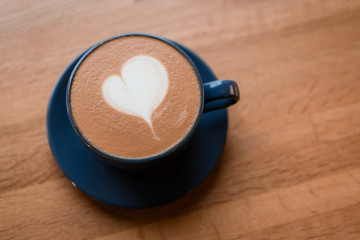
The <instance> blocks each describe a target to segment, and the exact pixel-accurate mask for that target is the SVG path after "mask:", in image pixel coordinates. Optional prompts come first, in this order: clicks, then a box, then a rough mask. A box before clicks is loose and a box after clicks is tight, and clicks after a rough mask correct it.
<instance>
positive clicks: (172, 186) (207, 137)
mask: <svg viewBox="0 0 360 240" xmlns="http://www.w3.org/2000/svg"><path fill="white" fill-rule="evenodd" d="M177 45H178V46H180V47H181V48H182V49H183V50H184V51H185V52H186V53H187V54H188V55H189V56H190V58H191V59H192V60H193V61H194V63H195V64H196V66H197V67H198V69H199V72H200V75H201V77H202V79H203V81H204V82H208V81H212V80H215V79H216V77H215V75H214V73H213V72H212V71H211V70H210V68H209V67H208V66H207V65H206V64H205V62H204V61H202V60H201V59H200V58H199V57H198V56H197V55H195V54H194V53H193V52H192V51H190V50H189V49H187V48H185V47H183V46H181V45H179V44H177ZM81 56H82V55H80V56H78V57H77V58H76V59H75V60H73V62H71V63H70V64H69V66H68V67H67V68H66V69H65V71H64V72H63V73H62V75H61V76H60V78H59V80H58V82H57V84H56V85H55V87H54V90H53V92H52V94H51V97H50V101H49V106H48V111H47V133H48V140H49V144H50V147H51V150H52V152H53V155H54V157H55V159H56V161H57V163H58V165H59V166H60V168H61V170H62V171H63V172H64V174H65V175H66V176H67V177H68V178H69V180H70V181H71V182H73V184H74V185H76V187H78V188H79V189H80V190H81V191H83V192H84V193H86V194H87V195H89V196H90V197H92V198H94V199H96V200H99V201H101V202H105V203H108V204H111V205H115V206H119V207H126V208H147V207H154V206H158V205H162V204H165V203H168V202H171V201H174V200H176V199H178V198H180V197H181V196H183V195H185V194H186V193H187V192H189V191H190V190H192V189H193V188H195V187H196V186H198V185H199V184H200V183H201V182H202V181H203V180H204V179H205V178H206V177H207V176H208V175H209V173H210V172H211V170H212V169H213V168H214V166H215V165H216V163H217V161H218V159H219V157H220V155H221V152H222V150H223V148H224V145H225V139H226V132H227V126H228V124H227V119H228V118H227V110H226V109H223V110H218V111H214V112H210V113H206V114H203V116H202V118H201V120H200V123H199V126H198V129H197V130H196V132H195V133H194V136H193V139H192V140H191V142H190V143H189V146H188V147H187V149H186V150H184V151H183V152H182V153H181V155H180V161H178V162H177V165H176V166H174V167H173V168H172V169H171V170H169V171H167V172H166V173H161V174H159V175H156V176H145V175H140V174H131V173H129V172H127V171H126V170H123V169H119V168H115V167H112V166H110V165H107V164H105V163H104V162H102V161H101V160H100V159H99V156H97V155H96V154H95V153H93V152H92V151H91V150H89V149H88V148H86V147H85V145H84V144H83V143H82V142H81V140H80V139H79V138H78V136H77V135H76V133H75V132H74V130H73V128H72V126H71V124H70V122H69V118H68V116H67V112H66V104H65V94H66V86H67V83H68V79H69V76H70V74H71V72H72V70H73V68H74V66H75V65H76V62H77V61H78V60H79V59H80V57H81Z"/></svg>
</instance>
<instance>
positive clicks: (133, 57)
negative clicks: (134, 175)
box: [66, 33, 239, 171]
mask: <svg viewBox="0 0 360 240" xmlns="http://www.w3.org/2000/svg"><path fill="white" fill-rule="evenodd" d="M238 100H239V90H238V86H237V84H236V82H235V81H233V80H215V81H210V82H206V83H203V79H201V76H200V74H199V71H198V67H197V66H196V64H194V62H193V61H192V60H191V58H190V57H189V56H188V55H187V54H186V53H185V52H184V51H183V50H182V49H181V48H179V46H178V45H177V44H175V43H174V42H172V41H171V40H168V39H166V38H163V37H160V36H155V35H151V34H144V33H128V34H121V35H117V36H114V37H112V38H109V39H107V40H105V41H102V42H100V43H98V44H96V45H94V46H92V47H90V48H89V49H88V50H87V51H86V52H85V53H84V54H83V56H82V57H81V58H80V60H79V61H78V62H77V64H76V66H75V68H74V70H73V72H72V74H71V75H70V78H69V82H68V86H67V93H66V107H67V113H68V117H69V119H70V122H71V124H72V127H73V129H74V131H75V132H76V134H77V136H78V137H79V138H80V139H81V140H82V142H83V143H84V144H85V145H86V146H87V147H88V148H89V149H90V150H92V151H93V152H95V153H96V154H98V156H99V159H100V160H102V161H104V162H106V163H108V164H110V165H113V166H116V167H120V168H124V169H128V170H142V171H143V170H145V171H147V170H150V169H162V168H164V166H169V165H171V164H172V163H173V161H174V159H177V157H176V156H177V155H178V154H179V153H181V151H182V150H184V149H185V148H186V146H187V144H188V143H189V142H190V141H191V138H192V136H193V134H194V132H195V131H196V128H197V126H198V123H199V121H200V119H201V117H202V115H203V114H206V113H207V112H210V111H214V110H218V109H222V108H226V107H228V106H230V105H232V104H235V103H236V102H237V101H238ZM165 168H167V167H165Z"/></svg>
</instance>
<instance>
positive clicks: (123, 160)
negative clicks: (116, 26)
mask: <svg viewBox="0 0 360 240" xmlns="http://www.w3.org/2000/svg"><path fill="white" fill-rule="evenodd" d="M127 36H146V37H151V38H155V39H157V40H160V41H162V42H165V43H167V44H169V45H170V46H171V47H173V48H174V49H175V50H177V51H178V52H180V53H181V54H182V55H183V56H184V57H185V58H186V60H187V61H188V62H189V63H190V64H191V66H192V67H193V69H194V72H195V73H196V75H197V78H198V83H199V89H200V106H199V109H198V114H197V117H196V120H195V121H194V124H193V125H192V127H191V129H190V130H189V131H188V132H187V134H186V135H185V137H184V138H182V139H181V140H180V141H179V142H178V143H176V144H175V145H173V146H172V147H170V148H169V149H167V150H165V151H163V152H160V153H159V154H155V155H151V156H148V157H143V158H127V157H122V156H116V155H113V154H110V153H107V152H105V151H103V150H101V149H100V148H98V147H96V146H95V145H94V144H92V143H91V142H90V141H89V140H88V139H87V138H86V137H85V136H83V134H82V132H81V131H80V129H79V127H78V126H77V124H76V122H75V119H74V117H73V114H72V111H71V104H70V90H71V86H72V83H73V78H74V76H75V73H76V71H77V69H78V68H79V66H80V65H81V63H82V62H83V61H84V60H85V59H86V58H87V57H88V56H89V55H90V54H91V53H92V52H93V51H94V50H95V49H97V48H98V47H100V46H102V45H104V44H106V43H107V42H110V41H112V40H114V39H117V38H121V37H127ZM202 85H203V81H202V78H201V75H200V73H199V71H198V69H197V67H196V65H195V63H194V62H193V60H192V59H191V58H190V57H189V56H188V55H187V54H186V53H185V51H184V50H182V49H181V48H180V47H179V46H178V45H177V43H176V42H173V41H171V40H169V39H166V38H164V37H160V36H157V35H154V34H148V33H140V32H132V33H124V34H118V35H115V36H112V37H110V38H107V39H105V40H103V41H101V42H98V43H96V44H95V45H93V46H91V47H90V48H88V49H87V50H86V51H85V52H84V53H83V55H82V56H81V57H80V59H79V60H78V61H77V63H76V65H75V67H74V68H73V70H72V72H71V75H70V77H69V80H68V83H67V87H66V111H67V115H68V117H69V119H70V123H71V126H72V127H73V129H74V131H75V133H76V135H77V136H78V137H79V139H80V140H81V141H82V142H83V143H84V144H85V145H86V146H87V147H88V148H89V149H91V150H92V151H93V152H95V153H97V154H98V155H100V156H101V157H104V158H106V159H108V160H111V161H113V162H115V163H124V164H127V165H143V164H149V163H154V162H157V160H160V159H163V158H165V157H168V156H170V155H172V154H173V153H175V152H177V151H178V150H180V149H181V148H182V147H184V145H185V144H186V143H187V142H188V141H189V140H190V139H191V137H192V135H193V134H194V132H195V130H196V128H197V126H198V125H199V122H200V119H201V116H202V114H203V110H204V89H203V86H202Z"/></svg>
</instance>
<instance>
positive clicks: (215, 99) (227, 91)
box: [66, 33, 239, 172]
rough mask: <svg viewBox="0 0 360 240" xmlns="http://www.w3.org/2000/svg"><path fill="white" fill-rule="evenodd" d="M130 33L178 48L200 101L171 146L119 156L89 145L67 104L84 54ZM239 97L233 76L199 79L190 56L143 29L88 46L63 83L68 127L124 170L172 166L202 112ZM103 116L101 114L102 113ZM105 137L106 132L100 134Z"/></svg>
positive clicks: (104, 159)
mask: <svg viewBox="0 0 360 240" xmlns="http://www.w3.org/2000/svg"><path fill="white" fill-rule="evenodd" d="M131 35H138V36H139V35H140V36H148V37H152V38H155V39H158V40H160V41H163V42H165V43H167V44H169V45H171V46H172V47H173V48H175V49H176V50H177V51H178V52H180V53H181V54H182V55H183V56H184V57H185V58H186V59H187V60H188V61H189V62H190V63H191V64H192V65H193V68H194V69H195V71H196V73H197V76H198V81H199V82H200V85H201V86H202V88H201V101H200V104H201V106H200V113H199V114H198V117H197V119H196V121H195V122H194V124H193V126H192V128H191V130H190V131H189V132H188V134H187V135H186V136H185V137H184V138H183V139H182V140H181V141H180V142H179V143H178V144H176V145H175V146H174V147H172V148H171V149H169V150H167V151H165V152H162V153H160V154H158V155H155V156H151V157H146V158H142V159H139V158H136V159H126V158H120V157H116V156H113V155H110V154H107V153H106V152H103V151H101V150H99V149H98V148H96V147H95V146H93V145H92V144H91V143H90V142H89V141H87V139H86V138H85V137H83V136H82V133H81V131H80V130H79V129H78V127H77V126H76V124H75V121H74V118H73V116H72V112H71V106H70V89H71V84H72V81H73V78H74V75H75V73H76V71H77V69H78V67H79V65H80V64H81V63H82V61H84V59H86V57H87V56H88V55H89V54H90V53H91V52H93V51H95V50H96V49H97V48H98V47H99V46H101V45H103V44H104V43H106V42H108V41H111V40H113V39H116V38H121V37H123V36H131ZM238 100H239V89H238V86H237V84H236V82H235V81H233V80H215V81H211V82H207V83H205V84H204V83H203V80H202V79H201V76H200V74H199V71H198V67H197V66H196V64H194V62H193V61H192V60H191V58H190V57H189V56H188V55H187V54H186V53H185V52H184V51H183V50H182V49H181V48H179V46H178V45H177V44H176V43H175V42H173V41H171V40H168V39H166V38H163V37H159V36H155V35H151V34H144V33H128V34H121V35H117V36H114V37H112V38H109V39H107V40H105V41H102V42H100V43H98V44H95V45H94V46H92V47H90V48H89V49H88V50H87V51H86V52H85V53H84V54H83V55H82V57H81V58H80V60H79V61H78V62H77V64H76V66H75V68H74V70H73V72H72V74H71V75H70V78H69V82H68V86H67V92H66V108H67V113H68V117H69V119H70V122H71V124H72V127H73V128H74V131H75V132H76V134H77V135H78V137H79V138H80V140H81V141H82V142H83V143H84V144H85V146H87V147H88V148H89V149H90V150H92V151H93V152H95V153H96V154H97V155H98V157H99V159H100V160H102V161H104V162H106V163H108V164H110V165H113V166H116V167H119V168H124V169H128V170H134V171H137V170H140V171H145V172H146V171H150V172H152V171H154V170H155V171H157V170H160V171H161V170H164V169H168V168H169V166H172V165H173V163H174V161H176V159H177V158H178V153H180V152H181V151H182V150H183V149H185V148H186V146H187V144H188V143H189V141H191V137H192V135H193V133H194V132H195V131H196V128H197V126H198V123H199V121H200V119H201V116H202V114H204V113H206V112H209V111H214V110H218V109H222V108H226V107H228V106H230V105H232V104H235V103H236V102H237V101H238ZM104 117H105V116H104ZM104 137H106V136H104Z"/></svg>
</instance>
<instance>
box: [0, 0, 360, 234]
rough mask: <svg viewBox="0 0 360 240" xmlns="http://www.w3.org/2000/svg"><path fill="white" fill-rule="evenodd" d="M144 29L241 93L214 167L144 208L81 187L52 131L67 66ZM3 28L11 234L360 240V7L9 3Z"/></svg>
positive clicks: (231, 0)
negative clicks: (57, 89)
mask: <svg viewBox="0 0 360 240" xmlns="http://www.w3.org/2000/svg"><path fill="white" fill-rule="evenodd" d="M134 31H139V32H147V33H153V34H157V35H162V36H164V37H168V38H171V39H173V40H175V41H178V42H181V43H183V44H184V45H186V46H188V47H189V48H191V49H193V50H194V51H195V52H197V53H198V54H199V55H200V56H201V57H202V58H204V59H205V60H206V62H207V63H208V64H209V65H210V66H211V67H212V68H213V70H214V71H215V73H216V74H217V75H218V77H219V78H223V79H227V78H228V79H235V80H236V81H237V83H238V84H239V87H240V90H241V102H239V103H238V104H237V105H235V106H233V107H231V108H229V132H228V138H227V143H226V147H225V149H224V153H223V155H222V157H221V159H220V162H219V164H218V165H217V167H216V168H215V170H214V171H213V172H212V173H211V175H210V176H209V177H208V178H207V179H206V180H205V181H204V182H203V183H202V184H201V185H200V186H199V187H198V188H196V189H195V190H193V191H192V192H190V193H189V194H187V195H186V196H185V197H183V198H181V199H179V200H177V201H175V202H173V203H170V204H168V205H165V206H161V207H157V208H153V209H143V210H129V209H117V208H113V207H110V206H106V205H103V204H100V203H98V202H95V201H93V200H90V199H89V198H88V197H87V196H85V195H84V194H82V193H81V192H79V191H78V190H76V189H74V187H73V186H72V185H71V184H70V182H69V181H68V180H67V179H66V177H65V176H64V175H63V174H62V172H61V171H60V169H59V168H58V167H57V164H56V162H55V160H54V159H53V157H52V154H51V151H50V148H49V146H48V143H47V136H46V127H45V124H46V120H45V118H46V108H47V104H48V99H49V96H50V94H51V91H52V89H53V87H54V84H55V83H56V81H57V78H58V76H59V75H60V73H61V72H62V70H63V69H64V68H65V67H66V65H67V64H68V63H69V62H70V61H71V60H72V59H73V58H74V57H75V56H77V55H78V54H79V53H80V52H81V51H83V50H84V49H86V48H87V47H89V46H90V45H92V44H94V43H96V42H98V41H101V40H103V39H105V38H108V37H110V36H113V35H116V34H119V33H125V32H134ZM0 32H1V34H0V53H1V55H0V106H1V118H0V239H97V240H100V239H101V240H109V239H258V240H260V239H294V240H295V239H296V240H297V239H316V240H322V239H336V240H338V239H344V240H345V239H351V240H353V239H354V240H357V239H360V221H359V215H360V73H359V65H360V41H359V39H360V2H359V1H356V0H348V1H340V0H329V1H322V0H304V1H286V0H273V1H260V0H255V1H253V0H223V1H215V0H210V1H208V0H197V1H190V0H184V1H165V0H149V1H142V0H125V1H110V0H105V1H101V3H100V2H97V1H84V0H81V1H69V0H66V1H55V0H50V1H40V0H36V1H24V0H21V1H20V0H3V1H0Z"/></svg>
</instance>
